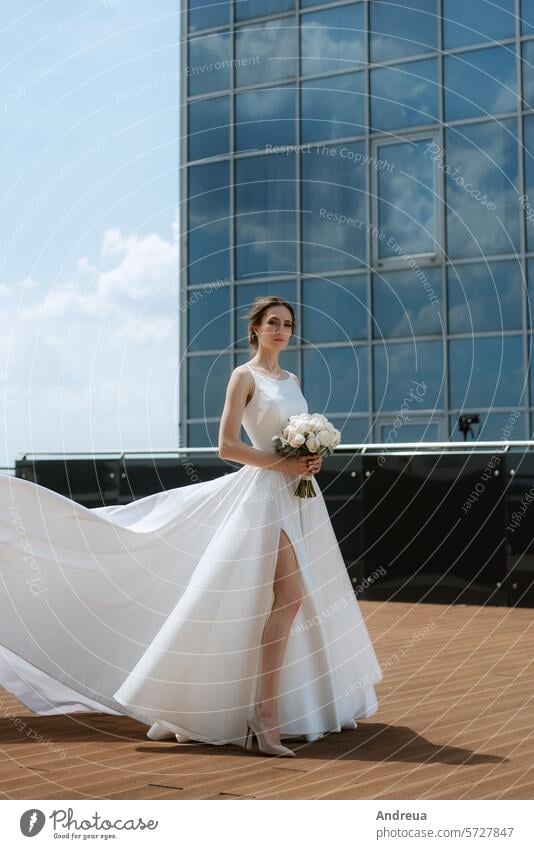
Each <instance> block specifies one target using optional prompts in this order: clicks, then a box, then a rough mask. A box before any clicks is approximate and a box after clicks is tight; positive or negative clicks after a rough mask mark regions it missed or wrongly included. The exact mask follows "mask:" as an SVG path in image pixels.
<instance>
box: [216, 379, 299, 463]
mask: <svg viewBox="0 0 534 849" xmlns="http://www.w3.org/2000/svg"><path fill="white" fill-rule="evenodd" d="M253 391H254V378H253V377H252V375H251V374H250V372H249V371H248V369H243V370H242V371H240V370H239V367H238V368H236V369H234V371H233V372H232V374H231V375H230V380H229V381H228V387H227V389H226V400H225V402H224V409H223V412H222V416H221V424H220V427H219V457H220V458H221V460H234V461H235V462H236V463H243V465H247V466H261V467H262V468H266V469H268V468H272V469H276V470H277V471H280V472H282V471H284V470H285V469H284V466H285V464H286V461H287V459H288V458H287V457H283V456H281V455H280V454H274V453H273V454H271V453H269V452H268V451H260V450H259V449H258V448H253V447H252V445H247V444H246V443H245V442H243V441H242V440H241V439H239V430H240V428H241V422H242V420H243V413H244V411H245V406H246V401H247V397H248V396H249V395H250V394H251V393H252V392H253ZM273 436H275V434H274V433H273Z"/></svg>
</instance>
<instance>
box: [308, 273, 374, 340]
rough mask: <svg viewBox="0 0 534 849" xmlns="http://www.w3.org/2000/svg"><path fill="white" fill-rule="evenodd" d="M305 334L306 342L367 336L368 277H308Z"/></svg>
mask: <svg viewBox="0 0 534 849" xmlns="http://www.w3.org/2000/svg"><path fill="white" fill-rule="evenodd" d="M302 304H303V306H302V336H303V341H304V342H305V343H306V344H309V343H314V344H316V345H317V344H320V343H321V342H347V341H350V340H352V339H365V338H366V337H367V315H368V309H367V277H366V275H365V274H361V275H358V276H357V277H334V278H333V279H332V280H318V279H316V278H311V277H310V278H305V279H304V280H303V281H302Z"/></svg>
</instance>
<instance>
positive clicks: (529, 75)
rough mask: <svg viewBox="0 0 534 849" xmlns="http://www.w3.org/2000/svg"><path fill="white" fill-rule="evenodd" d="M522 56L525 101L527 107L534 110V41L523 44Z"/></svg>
mask: <svg viewBox="0 0 534 849" xmlns="http://www.w3.org/2000/svg"><path fill="white" fill-rule="evenodd" d="M522 56H523V59H522V62H521V72H522V75H523V100H524V101H525V106H529V107H530V108H531V109H534V41H525V42H523V54H522Z"/></svg>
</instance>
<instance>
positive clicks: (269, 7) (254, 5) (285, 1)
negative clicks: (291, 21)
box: [235, 0, 295, 21]
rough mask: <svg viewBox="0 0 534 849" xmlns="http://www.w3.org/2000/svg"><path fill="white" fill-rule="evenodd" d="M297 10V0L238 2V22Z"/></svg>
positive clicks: (241, 0)
mask: <svg viewBox="0 0 534 849" xmlns="http://www.w3.org/2000/svg"><path fill="white" fill-rule="evenodd" d="M294 8H295V0H236V2H235V17H236V21H244V20H246V19H247V18H261V17H263V16H264V15H276V14H277V13H278V12H289V10H290V9H294Z"/></svg>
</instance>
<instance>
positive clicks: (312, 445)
mask: <svg viewBox="0 0 534 849" xmlns="http://www.w3.org/2000/svg"><path fill="white" fill-rule="evenodd" d="M306 448H307V449H308V451H311V453H312V454H315V452H316V451H317V450H318V448H319V440H318V439H317V437H316V436H315V435H313V436H309V437H308V438H307V440H306Z"/></svg>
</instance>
